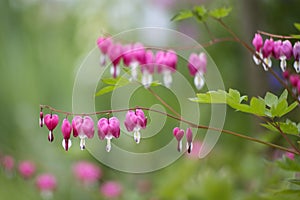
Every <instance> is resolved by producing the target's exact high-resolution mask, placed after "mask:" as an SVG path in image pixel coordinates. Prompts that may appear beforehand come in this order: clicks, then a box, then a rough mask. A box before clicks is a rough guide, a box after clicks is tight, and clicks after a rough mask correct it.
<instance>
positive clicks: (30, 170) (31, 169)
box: [19, 161, 35, 179]
mask: <svg viewBox="0 0 300 200" xmlns="http://www.w3.org/2000/svg"><path fill="white" fill-rule="evenodd" d="M19 173H20V174H21V176H22V177H23V178H24V179H29V178H31V177H32V176H33V174H34V173H35V164H34V163H33V162H31V161H23V162H21V163H20V164H19Z"/></svg>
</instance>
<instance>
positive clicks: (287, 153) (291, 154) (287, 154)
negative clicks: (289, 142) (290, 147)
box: [285, 152, 295, 160]
mask: <svg viewBox="0 0 300 200" xmlns="http://www.w3.org/2000/svg"><path fill="white" fill-rule="evenodd" d="M285 156H286V157H288V158H289V159H291V160H294V159H295V154H293V153H290V152H286V153H285Z"/></svg>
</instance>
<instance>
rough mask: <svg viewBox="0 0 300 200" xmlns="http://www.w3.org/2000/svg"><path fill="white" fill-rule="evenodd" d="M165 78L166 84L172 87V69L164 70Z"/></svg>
mask: <svg viewBox="0 0 300 200" xmlns="http://www.w3.org/2000/svg"><path fill="white" fill-rule="evenodd" d="M163 76H164V77H163V79H164V85H165V86H166V87H167V88H170V87H171V84H172V81H173V79H172V75H171V71H170V70H164V72H163Z"/></svg>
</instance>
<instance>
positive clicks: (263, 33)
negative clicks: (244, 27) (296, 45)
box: [257, 30, 296, 39]
mask: <svg viewBox="0 0 300 200" xmlns="http://www.w3.org/2000/svg"><path fill="white" fill-rule="evenodd" d="M257 32H258V33H260V34H262V35H266V36H270V37H273V38H279V39H296V38H294V37H293V36H286V35H276V34H272V33H268V32H265V31H259V30H258V31H257Z"/></svg>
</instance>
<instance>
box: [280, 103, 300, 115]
mask: <svg viewBox="0 0 300 200" xmlns="http://www.w3.org/2000/svg"><path fill="white" fill-rule="evenodd" d="M297 106H298V102H297V101H295V102H294V103H292V104H290V105H289V106H288V107H287V108H286V109H285V111H284V112H283V113H282V116H283V115H285V114H287V113H289V112H291V111H292V110H294V109H295V108H296V107H297Z"/></svg>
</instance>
